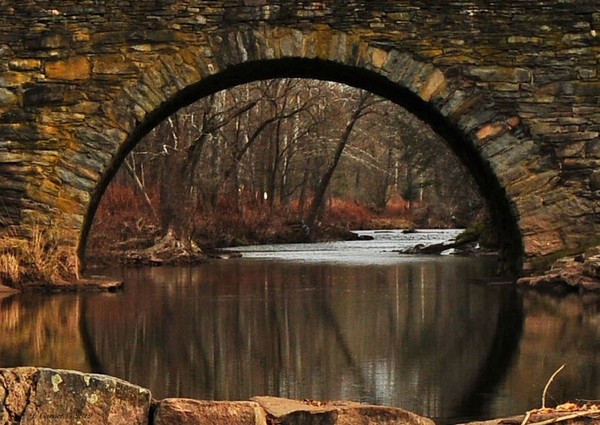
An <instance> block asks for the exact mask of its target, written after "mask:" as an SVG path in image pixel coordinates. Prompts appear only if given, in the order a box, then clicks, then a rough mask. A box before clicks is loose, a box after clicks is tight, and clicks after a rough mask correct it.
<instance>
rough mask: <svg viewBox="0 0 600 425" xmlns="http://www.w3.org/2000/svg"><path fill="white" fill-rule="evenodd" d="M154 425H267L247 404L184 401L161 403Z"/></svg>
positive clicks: (257, 409)
mask: <svg viewBox="0 0 600 425" xmlns="http://www.w3.org/2000/svg"><path fill="white" fill-rule="evenodd" d="M153 424H154V425H220V424H223V425H225V424H227V425H267V419H266V416H265V413H264V411H263V410H262V409H261V407H260V406H259V404H258V403H254V402H250V401H238V402H228V401H200V400H192V399H186V398H167V399H164V400H161V401H160V402H159V404H158V406H157V408H156V411H155V413H154V422H153Z"/></svg>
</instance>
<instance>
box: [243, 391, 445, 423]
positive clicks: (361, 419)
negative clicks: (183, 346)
mask: <svg viewBox="0 0 600 425" xmlns="http://www.w3.org/2000/svg"><path fill="white" fill-rule="evenodd" d="M252 400H254V401H256V402H257V403H258V404H260V405H261V407H262V408H263V409H264V410H265V411H266V412H267V415H268V420H269V421H270V422H269V423H278V424H279V423H280V424H289V425H304V424H307V425H308V424H310V425H312V424H322V425H334V424H335V425H362V424H384V425H434V422H433V421H432V420H431V419H427V418H424V417H422V416H419V415H417V414H414V413H411V412H408V411H406V410H403V409H399V408H396V407H386V406H374V405H369V404H362V403H355V402H338V401H332V402H318V401H298V400H289V399H284V398H278V397H254V398H252Z"/></svg>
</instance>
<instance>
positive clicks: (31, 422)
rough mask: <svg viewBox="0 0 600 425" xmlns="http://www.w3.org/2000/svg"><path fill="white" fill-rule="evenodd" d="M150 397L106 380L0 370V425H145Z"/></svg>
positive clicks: (60, 373)
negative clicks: (0, 424)
mask: <svg viewBox="0 0 600 425" xmlns="http://www.w3.org/2000/svg"><path fill="white" fill-rule="evenodd" d="M150 405H151V394H150V391H149V390H147V389H144V388H142V387H138V386H136V385H132V384H130V383H128V382H126V381H123V380H120V379H117V378H113V377H111V376H106V375H98V374H87V373H81V372H74V371H67V370H59V369H47V368H35V367H19V368H11V369H0V423H2V424H24V425H47V424H50V425H62V424H86V425H100V424H102V425H104V424H111V425H138V424H139V425H142V424H144V425H145V424H148V419H149V414H150Z"/></svg>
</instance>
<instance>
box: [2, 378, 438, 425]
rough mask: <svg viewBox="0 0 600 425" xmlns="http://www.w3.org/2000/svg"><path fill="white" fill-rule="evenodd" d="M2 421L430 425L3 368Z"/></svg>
mask: <svg viewBox="0 0 600 425" xmlns="http://www.w3.org/2000/svg"><path fill="white" fill-rule="evenodd" d="M0 424H11V425H13V424H40V425H41V424H53V425H61V424H86V425H100V424H102V425H104V424H111V425H113V424H117V425H120V424H123V425H137V424H139V425H146V424H148V425H149V424H154V425H207V424H211V425H220V424H223V425H267V424H288V425H304V424H310V425H320V424H323V425H333V424H338V425H354V424H356V425H359V424H387V425H399V424H404V425H433V421H431V420H430V419H426V418H423V417H420V416H418V415H416V414H414V413H410V412H407V411H405V410H402V409H398V408H393V407H384V406H372V405H365V404H359V403H353V402H327V403H321V402H314V401H296V400H288V399H282V398H276V397H255V398H253V399H252V400H251V401H238V402H229V401H200V400H191V399H181V398H168V399H164V400H161V401H153V400H152V398H151V394H150V391H149V390H147V389H144V388H141V387H138V386H136V385H133V384H130V383H128V382H125V381H122V380H120V379H117V378H113V377H110V376H105V375H97V374H86V373H81V372H75V371H67V370H54V369H47V368H35V367H20V368H12V369H0Z"/></svg>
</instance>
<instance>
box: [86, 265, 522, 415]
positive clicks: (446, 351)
mask: <svg viewBox="0 0 600 425" xmlns="http://www.w3.org/2000/svg"><path fill="white" fill-rule="evenodd" d="M452 261H456V262H458V263H459V267H458V269H456V270H455V269H453V267H452V266H446V265H444V264H443V263H442V260H441V259H439V261H436V259H431V261H428V262H427V263H421V264H413V265H411V266H410V267H408V268H401V269H394V268H385V267H381V268H379V267H378V266H361V267H347V268H342V269H341V271H334V270H333V269H331V268H328V267H324V266H322V265H315V264H313V265H310V264H288V265H282V264H278V263H275V264H266V263H259V262H256V263H252V262H250V263H248V264H247V265H244V266H242V265H241V263H238V262H235V261H231V262H222V263H213V264H207V265H203V266H202V267H200V268H197V269H188V270H183V271H182V273H181V274H179V273H177V274H176V273H175V272H174V270H172V269H150V270H139V271H138V270H135V271H132V272H131V274H130V275H129V276H126V279H127V280H128V281H129V282H131V285H130V288H131V287H135V286H136V285H137V283H136V282H135V281H134V279H136V275H138V274H139V275H138V276H137V279H140V282H143V283H144V287H143V288H141V287H140V288H139V289H138V291H139V292H137V291H125V292H124V293H122V294H119V295H118V296H113V297H99V296H94V297H90V298H89V300H88V304H87V306H86V316H87V317H86V320H87V324H86V326H87V327H88V332H89V335H90V336H91V342H92V344H93V346H94V348H95V349H96V351H97V354H98V358H99V359H100V360H101V362H102V363H103V364H101V366H103V372H105V373H108V374H111V375H115V376H118V377H120V378H124V379H127V380H129V381H131V382H134V383H136V384H139V385H142V386H144V387H147V388H151V389H153V392H154V393H155V396H157V397H162V396H165V397H166V396H184V397H193V398H201V399H206V398H216V399H223V398H230V397H233V398H244V399H245V398H247V397H251V396H254V395H257V394H264V393H265V392H266V391H268V392H269V393H270V395H279V396H284V397H290V396H291V397H294V398H316V399H319V398H325V399H331V398H334V397H342V398H350V399H355V400H360V401H368V402H377V403H381V404H388V405H397V406H400V407H405V408H408V409H409V410H415V411H420V412H421V413H425V414H427V415H430V416H440V417H441V416H443V415H444V414H445V413H444V412H448V411H450V410H452V411H454V410H453V409H456V406H460V405H461V403H462V402H464V400H465V399H470V398H472V396H471V394H472V392H473V387H474V386H477V385H476V384H474V383H476V382H479V381H481V375H482V373H484V372H483V371H484V369H485V368H486V367H499V366H501V361H496V360H495V359H493V360H490V359H489V355H488V354H489V353H490V352H493V351H494V350H496V349H497V348H499V345H500V344H499V338H500V337H501V336H506V333H503V332H504V331H501V330H500V329H501V327H502V326H503V325H504V323H503V322H502V321H503V320H507V323H512V322H511V321H512V320H515V321H516V322H518V320H517V319H519V320H520V317H519V316H518V315H517V316H514V317H513V316H509V315H510V313H511V310H510V309H511V307H510V303H511V302H513V301H514V300H513V299H511V298H509V297H506V298H500V297H499V295H498V294H497V293H496V292H495V291H493V290H490V288H485V287H482V286H477V285H457V284H456V283H457V282H459V281H460V279H463V278H464V276H466V275H469V273H471V272H473V269H472V268H473V267H474V268H475V269H477V267H480V266H479V265H478V264H475V265H473V264H474V263H475V262H471V263H470V264H471V265H470V266H469V265H468V263H469V262H468V261H467V260H465V259H456V260H452ZM461 261H464V262H465V264H464V265H462V266H461V265H460V264H462V263H461ZM488 270H489V269H488ZM390 279H391V280H393V281H395V282H398V283H397V285H395V286H393V287H390V286H389V285H387V284H386V283H385V282H386V281H388V280H390ZM423 279H438V280H439V281H440V282H442V284H440V285H437V286H435V289H433V290H430V289H427V288H426V287H427V285H423V284H422V280H423ZM152 280H154V283H153V284H150V281H152ZM284 287H285V290H284ZM378 288H379V289H378ZM424 288H425V289H424ZM348 291H350V292H348ZM354 291H358V295H359V296H354V295H348V294H349V293H350V294H353V293H355V292H354ZM141 293H143V296H142V295H141ZM156 300H160V302H156ZM480 301H481V302H480ZM517 324H518V323H517ZM465 325H466V327H465ZM457 329H461V330H460V331H458V332H457ZM512 329H514V328H512V325H511V330H510V331H512ZM510 331H506V332H510ZM509 336H510V335H509ZM513 336H514V339H510V340H509V343H507V344H505V346H504V347H503V348H502V349H503V350H506V352H509V353H512V352H514V345H511V344H512V342H515V341H517V338H518V334H517V335H513ZM449 338H451V339H453V340H452V341H450V342H449V341H448V339H449ZM482 347H483V349H482ZM478 350H479V351H478ZM465 366H471V367H470V368H467V369H466V370H463V368H465ZM377 368H379V369H377ZM409 372H411V373H412V372H414V373H415V374H413V375H410V374H408V373H409ZM501 372H502V371H500V372H499V373H501ZM382 373H383V374H382ZM388 374H389V375H388ZM190 375H191V376H193V379H191V380H190V379H189V376H190ZM412 378H414V379H415V380H414V381H412V380H411V379H412ZM382 379H383V380H385V382H382V381H381V380H382ZM465 394H466V395H465ZM429 395H431V396H432V397H431V400H432V403H437V404H431V405H430V406H423V405H422V404H420V403H421V402H422V401H423V400H424V399H426V398H427V397H428V396H429ZM440 397H441V398H440Z"/></svg>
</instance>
